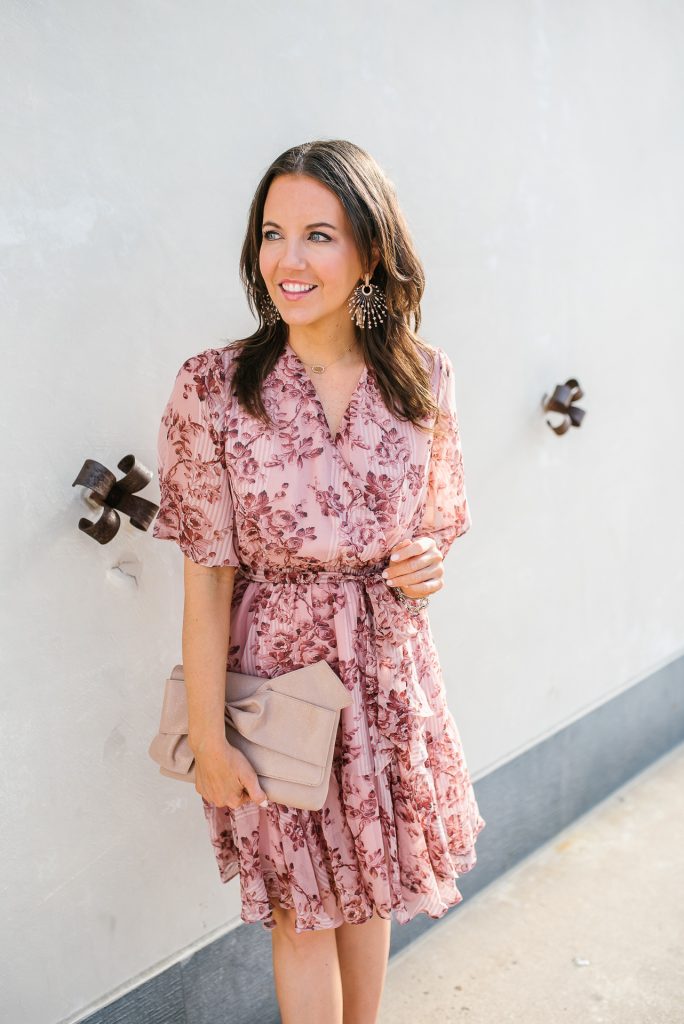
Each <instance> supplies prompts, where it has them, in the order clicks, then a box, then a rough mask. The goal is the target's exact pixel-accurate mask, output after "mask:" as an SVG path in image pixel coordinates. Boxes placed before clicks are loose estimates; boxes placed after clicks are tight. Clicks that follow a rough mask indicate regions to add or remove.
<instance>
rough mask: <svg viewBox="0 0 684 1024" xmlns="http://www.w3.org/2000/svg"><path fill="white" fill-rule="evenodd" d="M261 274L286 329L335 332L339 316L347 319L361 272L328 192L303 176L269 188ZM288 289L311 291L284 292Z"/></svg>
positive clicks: (340, 210)
mask: <svg viewBox="0 0 684 1024" xmlns="http://www.w3.org/2000/svg"><path fill="white" fill-rule="evenodd" d="M377 262H378V260H377V257H376V258H375V259H374V262H373V264H372V267H371V270H370V272H371V273H372V271H373V270H374V269H375V266H376V265H377ZM259 269H260V270H261V274H262V276H263V279H264V281H265V282H266V287H267V288H268V292H269V295H270V296H271V298H272V300H273V302H274V303H275V305H276V306H277V307H278V311H279V313H280V315H281V317H282V318H283V320H284V321H285V323H287V324H290V325H298V326H299V325H302V326H304V325H312V324H314V323H315V324H317V325H319V326H320V325H322V323H324V322H325V321H328V322H329V324H330V326H334V325H335V324H336V323H339V322H340V314H341V313H344V314H345V315H346V316H347V318H349V309H348V307H347V303H348V301H349V298H350V296H351V293H352V291H353V290H354V288H355V287H356V285H357V284H358V282H359V279H360V278H362V277H363V273H364V271H363V267H362V265H361V260H360V258H359V253H358V250H357V248H356V243H355V242H354V238H353V235H352V230H351V224H350V221H349V218H348V217H347V214H346V212H345V210H344V207H343V206H342V204H341V203H340V201H339V199H338V198H337V196H336V195H335V194H334V193H333V192H331V191H330V189H329V188H326V186H325V185H322V184H321V183H320V182H319V181H316V180H315V179H314V178H310V177H307V176H306V175H301V174H282V175H280V176H279V177H277V178H275V179H274V180H273V181H272V182H271V185H270V188H269V190H268V194H267V196H266V203H265V205H264V217H263V225H262V237H261V248H260V250H259ZM288 283H289V284H300V285H302V284H303V285H313V288H312V289H311V290H307V291H294V292H292V291H291V292H288V291H287V284H288ZM350 322H351V320H350Z"/></svg>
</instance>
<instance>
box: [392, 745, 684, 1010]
mask: <svg viewBox="0 0 684 1024" xmlns="http://www.w3.org/2000/svg"><path fill="white" fill-rule="evenodd" d="M473 870H475V871H476V870H477V867H475V868H474V869H473ZM379 1020H380V1024H422V1022H427V1021H430V1022H431V1024H432V1022H435V1021H437V1022H440V1024H451V1022H452V1021H453V1022H459V1024H460V1022H468V1024H504V1022H508V1021H515V1022H516V1024H518V1022H520V1024H556V1022H562V1024H599V1022H601V1024H684V745H681V746H678V747H677V748H675V750H673V751H671V752H670V753H668V754H667V755H665V757H662V758H660V759H659V760H658V761H656V762H655V763H654V764H652V765H650V766H649V768H647V769H646V771H644V772H641V773H640V774H639V775H637V776H635V777H634V778H633V779H631V780H630V781H629V782H628V783H627V784H626V785H624V786H623V787H621V788H620V789H618V790H616V791H615V792H614V793H613V794H611V796H609V797H608V798H607V799H606V800H604V801H602V802H601V803H600V804H597V806H596V807H594V808H592V810H591V811H589V812H588V813H587V814H585V815H583V816H582V817H581V818H578V819H577V821H575V822H573V824H572V825H570V826H569V827H568V828H566V829H564V830H563V832H561V833H559V834H558V835H557V836H556V837H555V838H554V839H553V841H551V842H550V843H547V844H546V845H544V846H543V847H540V848H539V849H538V850H536V851H535V852H534V853H532V854H531V855H530V856H529V857H527V858H525V860H524V861H521V862H520V863H519V864H517V865H516V866H515V867H514V868H512V869H511V870H510V871H508V872H507V873H506V874H505V875H502V876H501V878H499V879H497V880H496V881H495V882H493V883H492V884H491V885H489V886H488V887H487V888H486V889H483V890H482V891H481V892H479V893H477V894H476V895H475V896H473V897H472V898H470V899H466V900H464V901H463V903H461V904H459V906H458V907H456V908H455V909H454V910H452V911H450V912H449V914H447V916H446V917H445V918H443V919H442V920H440V921H439V922H438V923H437V924H436V925H434V926H433V927H432V928H431V929H430V931H429V932H427V933H426V934H425V935H422V936H421V937H420V938H419V939H417V940H416V941H415V942H413V943H412V944H411V946H410V947H409V948H407V949H405V950H402V951H401V952H400V953H398V954H397V955H396V956H395V957H393V958H392V959H391V961H390V964H389V967H388V973H387V982H386V985H385V991H384V994H383V1000H382V1007H381V1014H380V1018H379Z"/></svg>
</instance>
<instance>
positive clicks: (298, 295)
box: [278, 284, 318, 302]
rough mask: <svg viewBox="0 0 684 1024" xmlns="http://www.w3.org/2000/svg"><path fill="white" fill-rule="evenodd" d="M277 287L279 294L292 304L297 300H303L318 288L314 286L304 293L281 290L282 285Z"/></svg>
mask: <svg viewBox="0 0 684 1024" xmlns="http://www.w3.org/2000/svg"><path fill="white" fill-rule="evenodd" d="M278 287H279V288H280V291H281V293H282V294H283V295H284V296H285V297H286V298H288V299H290V300H291V301H292V302H297V301H298V300H299V299H305V298H306V296H307V295H311V294H312V293H313V292H315V291H316V288H317V287H318V286H317V285H314V286H313V288H309V290H308V291H305V292H288V291H287V290H286V289H285V288H283V286H282V284H279V285H278Z"/></svg>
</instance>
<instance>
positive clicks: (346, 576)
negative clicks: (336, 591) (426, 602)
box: [238, 562, 434, 774]
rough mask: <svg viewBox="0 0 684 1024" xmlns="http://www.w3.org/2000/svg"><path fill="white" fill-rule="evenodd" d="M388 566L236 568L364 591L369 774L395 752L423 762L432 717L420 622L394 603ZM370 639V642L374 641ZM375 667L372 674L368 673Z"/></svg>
mask: <svg viewBox="0 0 684 1024" xmlns="http://www.w3.org/2000/svg"><path fill="white" fill-rule="evenodd" d="M386 565H387V562H383V563H381V564H379V565H378V564H374V565H368V566H363V567H362V568H360V569H343V570H324V569H277V570H276V569H270V568H269V569H268V570H267V571H266V572H264V573H259V572H253V571H252V570H251V569H247V568H245V569H243V568H242V567H240V569H239V570H238V571H239V572H240V574H241V575H242V576H245V577H246V578H247V579H249V580H254V581H257V582H260V583H273V584H281V583H320V582H325V581H328V580H330V581H339V582H351V583H354V584H356V585H358V586H360V587H362V588H363V591H364V596H365V601H366V607H367V608H368V609H369V611H370V612H371V614H372V621H373V626H374V636H373V635H371V636H369V638H368V646H367V661H366V698H367V699H366V715H367V720H368V728H369V732H370V736H371V743H372V746H373V752H372V753H373V770H374V771H375V773H376V774H378V773H379V772H381V771H382V770H383V769H384V768H385V767H386V765H387V764H388V763H389V762H390V760H391V759H392V757H393V756H394V755H395V752H396V750H397V749H400V750H408V752H409V758H410V763H411V766H412V767H414V766H415V765H417V764H420V763H421V762H423V761H424V760H425V758H426V756H427V749H426V746H425V740H424V737H423V727H422V723H421V721H420V719H421V718H429V717H431V716H432V715H433V714H434V711H433V709H432V708H431V707H430V703H429V701H428V699H427V696H426V693H425V691H424V689H423V687H422V686H421V685H420V680H419V678H418V674H417V670H416V659H415V650H414V637H415V636H416V635H417V633H418V627H417V625H416V622H417V621H420V615H422V614H423V613H422V612H421V613H419V616H418V617H417V616H416V615H415V613H412V612H411V611H410V610H409V609H408V607H407V606H406V605H404V604H402V603H401V602H400V601H398V600H397V598H396V597H395V595H394V593H393V592H392V588H391V587H390V586H388V584H387V583H386V581H385V580H384V579H383V576H382V570H383V569H384V568H385V566H386ZM373 641H374V642H373ZM372 668H374V669H375V672H373V671H371V669H372Z"/></svg>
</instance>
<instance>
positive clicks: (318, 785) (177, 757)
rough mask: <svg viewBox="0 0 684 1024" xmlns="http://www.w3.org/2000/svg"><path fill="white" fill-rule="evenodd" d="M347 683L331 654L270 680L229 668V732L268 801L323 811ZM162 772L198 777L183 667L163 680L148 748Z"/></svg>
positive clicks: (186, 778) (347, 696)
mask: <svg viewBox="0 0 684 1024" xmlns="http://www.w3.org/2000/svg"><path fill="white" fill-rule="evenodd" d="M351 701H352V697H351V693H350V692H349V690H347V688H346V686H345V685H344V683H343V682H342V680H341V679H340V677H339V676H338V675H337V673H336V672H334V671H333V669H332V668H331V667H330V665H329V664H328V663H327V661H317V662H316V663H315V664H313V665H305V666H304V667H303V668H298V669H294V671H292V672H285V673H284V674H283V675H280V676H276V677H275V678H273V679H264V678H263V677H260V676H249V675H245V674H243V673H241V672H227V673H226V705H225V723H226V738H227V740H228V742H229V743H230V744H231V746H233V747H237V748H238V750H241V751H242V753H243V754H244V755H245V757H246V758H247V760H248V761H249V762H250V764H251V765H252V767H253V768H254V770H255V771H256V773H257V775H258V777H259V783H260V785H261V788H262V789H263V791H264V793H266V796H267V797H268V799H269V800H271V801H274V802H275V803H281V804H286V805H287V806H289V807H300V808H303V809H305V810H311V811H317V810H320V809H321V807H322V806H323V804H324V802H325V798H326V796H327V793H328V784H329V782H330V771H331V768H332V759H333V751H334V748H335V737H336V733H337V726H338V723H339V719H340V710H341V709H342V708H345V707H348V706H349V704H351ZM148 753H149V755H150V757H151V758H152V760H153V761H156V763H157V764H158V765H159V766H160V767H159V771H160V772H161V773H162V775H167V776H168V777H169V778H171V779H179V780H180V781H183V782H194V780H195V768H194V762H195V757H194V754H193V752H192V749H191V748H190V745H189V743H188V704H187V694H186V690H185V676H184V674H183V666H182V665H176V666H175V668H174V669H173V671H172V672H171V676H170V678H169V679H167V680H166V684H165V689H164V698H163V703H162V712H161V721H160V724H159V732H158V733H157V735H156V736H155V737H154V739H153V740H152V742H151V743H150V746H149V748H148Z"/></svg>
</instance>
